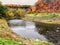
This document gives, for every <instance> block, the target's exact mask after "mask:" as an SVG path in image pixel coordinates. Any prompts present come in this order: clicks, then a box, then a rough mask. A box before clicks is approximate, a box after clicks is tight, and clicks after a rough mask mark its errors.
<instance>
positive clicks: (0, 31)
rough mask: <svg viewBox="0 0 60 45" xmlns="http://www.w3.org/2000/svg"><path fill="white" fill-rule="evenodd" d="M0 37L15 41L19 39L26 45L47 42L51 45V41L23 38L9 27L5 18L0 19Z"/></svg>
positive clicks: (41, 44)
mask: <svg viewBox="0 0 60 45" xmlns="http://www.w3.org/2000/svg"><path fill="white" fill-rule="evenodd" d="M0 37H1V38H7V39H12V40H15V41H19V42H22V43H23V44H26V45H47V44H48V45H53V44H52V43H49V42H45V41H40V40H33V39H28V38H23V37H21V36H19V35H17V34H15V33H14V32H13V31H12V30H11V29H10V28H9V26H8V25H7V22H6V20H4V19H0Z"/></svg>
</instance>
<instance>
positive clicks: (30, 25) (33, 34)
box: [8, 19, 47, 41]
mask: <svg viewBox="0 0 60 45" xmlns="http://www.w3.org/2000/svg"><path fill="white" fill-rule="evenodd" d="M8 23H9V25H10V27H11V29H12V30H13V31H14V32H15V33H17V34H18V35H21V36H23V37H26V38H31V39H40V40H43V41H47V39H46V38H45V37H44V36H43V35H40V34H39V33H38V32H37V31H36V29H37V28H36V27H35V23H34V22H29V21H23V20H17V19H15V20H9V21H8Z"/></svg>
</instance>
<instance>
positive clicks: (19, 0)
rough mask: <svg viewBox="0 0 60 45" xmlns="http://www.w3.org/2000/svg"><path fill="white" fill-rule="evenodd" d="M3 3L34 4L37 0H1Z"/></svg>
mask: <svg viewBox="0 0 60 45" xmlns="http://www.w3.org/2000/svg"><path fill="white" fill-rule="evenodd" d="M1 1H2V3H3V4H21V5H34V4H35V3H36V2H37V1H38V0H1Z"/></svg>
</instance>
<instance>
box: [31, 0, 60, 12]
mask: <svg viewBox="0 0 60 45" xmlns="http://www.w3.org/2000/svg"><path fill="white" fill-rule="evenodd" d="M35 7H36V11H38V10H40V12H60V0H54V2H50V3H46V2H44V1H42V0H40V1H38V2H37V3H36V5H35ZM31 9H32V8H31Z"/></svg>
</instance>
